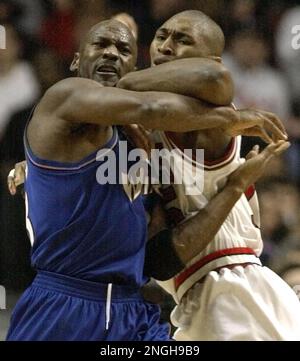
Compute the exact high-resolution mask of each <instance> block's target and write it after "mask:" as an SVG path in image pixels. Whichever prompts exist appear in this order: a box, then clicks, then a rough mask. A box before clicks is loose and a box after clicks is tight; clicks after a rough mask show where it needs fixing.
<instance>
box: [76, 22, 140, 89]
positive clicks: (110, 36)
mask: <svg viewBox="0 0 300 361" xmlns="http://www.w3.org/2000/svg"><path fill="white" fill-rule="evenodd" d="M136 58H137V48H136V42H135V40H134V38H133V36H132V34H131V32H130V30H129V29H127V28H126V27H125V26H122V25H121V24H120V25H119V24H118V23H116V22H111V23H106V24H105V25H100V26H99V27H97V28H96V29H95V30H93V31H92V32H91V33H90V34H89V36H88V38H87V41H86V43H85V46H84V48H83V49H82V51H81V53H80V60H79V76H81V77H85V78H89V79H93V80H95V81H97V82H99V83H101V84H102V85H104V86H115V85H116V84H117V82H118V81H119V79H120V78H122V77H123V76H124V75H125V74H127V73H128V72H130V71H133V70H134V67H135V63H136Z"/></svg>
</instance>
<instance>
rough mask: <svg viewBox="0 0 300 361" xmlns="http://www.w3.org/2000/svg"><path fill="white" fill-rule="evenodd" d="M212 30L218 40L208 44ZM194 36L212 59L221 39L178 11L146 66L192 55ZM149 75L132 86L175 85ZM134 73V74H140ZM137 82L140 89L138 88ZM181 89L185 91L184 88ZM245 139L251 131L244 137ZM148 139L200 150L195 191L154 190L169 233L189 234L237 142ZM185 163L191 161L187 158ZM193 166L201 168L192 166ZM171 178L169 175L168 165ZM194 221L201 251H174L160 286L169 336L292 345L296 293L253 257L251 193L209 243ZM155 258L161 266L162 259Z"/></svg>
mask: <svg viewBox="0 0 300 361" xmlns="http://www.w3.org/2000/svg"><path fill="white" fill-rule="evenodd" d="M212 24H213V25H212ZM201 27H202V29H201ZM199 28H200V30H201V31H200V32H199ZM216 33H218V35H217V37H216V38H215V41H214V36H215V35H216ZM195 35H196V36H202V37H203V38H202V44H201V46H202V49H203V52H204V53H205V51H206V52H207V57H210V58H218V56H220V53H219V50H220V49H221V48H222V45H220V46H218V42H219V40H220V39H221V38H222V36H220V31H218V30H217V31H216V24H215V23H213V22H212V21H211V20H210V19H209V18H207V17H206V16H203V14H202V15H201V13H198V12H184V13H181V14H178V15H176V16H174V17H173V18H171V19H170V20H168V21H167V22H166V23H165V24H164V25H163V26H162V27H161V28H160V29H159V30H158V31H157V33H156V37H155V39H154V41H153V43H152V46H151V49H152V52H151V55H152V62H153V63H154V64H161V63H165V62H169V61H171V60H175V59H177V58H185V57H193V56H199V55H198V53H197V55H195V54H196V53H195V52H193V50H194V49H195V48H196V46H199V41H198V40H199V39H195ZM203 56H205V54H203ZM155 70H156V69H153V70H150V71H149V70H147V71H146V72H144V78H143V80H144V81H143V82H141V83H139V84H138V85H137V87H138V89H139V90H146V89H148V90H155V89H157V88H158V87H163V89H164V90H166V89H168V90H169V91H171V89H172V86H173V88H176V87H180V86H183V85H182V84H178V83H176V79H175V80H174V82H175V85H174V84H172V82H171V80H170V81H169V82H165V83H164V82H163V81H162V79H158V81H157V82H156V83H155V81H154V77H153V76H154V72H155ZM139 75H140V76H142V73H141V72H140V74H139ZM136 76H138V75H136ZM161 76H163V75H162V74H161ZM129 77H131V85H132V86H131V89H135V87H134V84H135V83H136V84H137V82H136V79H135V75H130V74H129ZM129 79H130V78H129ZM147 80H149V81H148V83H147ZM127 82H128V79H127ZM140 84H143V85H142V88H141V85H140ZM170 84H171V85H170ZM147 86H149V88H147ZM189 86H190V89H193V84H192V83H191V84H188V85H187V87H189ZM169 87H170V88H169ZM247 135H256V134H255V132H252V133H248V134H247ZM156 136H158V137H159V139H157V138H156V140H157V145H158V146H160V147H162V148H167V149H169V150H174V149H176V151H177V153H178V154H179V153H180V148H183V149H189V148H193V149H194V150H195V149H197V148H203V149H205V158H206V159H207V161H206V163H205V165H204V166H205V175H204V189H203V192H202V193H201V194H198V195H197V196H193V195H187V194H186V185H185V184H181V185H180V184H174V185H171V186H162V187H161V193H162V194H163V197H164V199H165V207H166V208H167V213H168V216H169V220H170V221H171V222H172V223H173V226H176V225H179V226H177V227H176V228H177V229H179V232H178V231H176V228H175V233H176V232H177V236H178V234H179V235H180V234H181V236H182V235H184V234H185V231H184V228H185V229H189V228H190V229H191V222H193V220H195V219H197V217H198V215H197V216H195V217H193V218H191V219H189V220H188V221H186V222H184V221H185V220H186V219H187V218H190V217H191V216H193V215H194V214H195V212H197V210H201V209H203V208H204V209H205V207H206V206H207V205H208V204H209V203H208V202H209V201H210V200H211V199H212V198H213V197H214V196H215V195H216V194H217V192H218V191H220V189H222V187H223V186H224V185H225V184H226V182H227V178H228V176H229V175H230V174H231V173H232V172H233V171H234V170H235V169H237V167H238V166H239V165H240V164H241V163H242V162H243V160H242V159H241V158H240V138H239V137H237V138H235V137H233V138H232V137H230V136H228V134H225V133H224V132H223V131H222V130H214V131H213V132H212V131H201V132H192V133H186V134H182V135H181V134H178V133H164V132H160V133H159V134H158V135H156ZM265 136H266V137H267V134H265ZM185 161H186V162H189V163H191V160H190V161H188V160H187V159H185ZM173 166H174V165H173ZM175 166H176V162H175ZM194 166H195V167H197V166H199V167H201V166H202V165H201V164H198V165H197V164H196V163H194ZM173 173H176V171H175V169H174V168H173ZM187 183H190V182H187ZM245 191H246V190H245ZM199 213H201V212H199ZM198 219H200V218H198ZM195 223H196V222H195V221H194V224H193V232H194V235H193V236H191V235H190V233H188V232H187V234H189V236H190V239H187V242H186V243H188V244H192V245H196V244H197V237H199V239H198V241H199V243H201V247H199V246H198V247H196V249H197V252H195V251H194V252H193V251H191V252H190V253H188V252H187V251H186V248H187V247H183V248H185V250H184V252H186V254H189V255H193V256H192V257H186V256H182V254H181V252H182V250H180V247H177V251H178V256H179V257H180V258H181V260H183V261H187V262H186V267H185V269H184V270H183V271H181V272H179V273H178V274H177V275H176V276H175V277H173V278H171V279H169V280H168V281H166V282H160V284H161V285H162V286H163V287H164V288H165V289H166V290H167V291H168V292H170V293H171V294H172V295H173V297H174V299H175V301H176V302H177V303H178V305H177V306H176V308H175V310H174V311H173V312H172V316H171V320H172V322H173V324H174V325H175V326H176V327H177V331H176V333H175V339H176V340H300V304H299V301H298V299H297V297H296V295H295V294H294V292H293V291H292V290H291V289H290V288H289V286H288V285H287V284H286V283H285V282H284V281H283V280H281V279H280V278H279V277H278V276H277V275H276V274H275V273H273V272H272V271H271V270H269V269H268V268H266V267H263V266H262V265H261V262H260V260H259V255H260V253H261V251H262V240H261V235H260V230H259V226H260V224H259V211H258V203H257V196H256V193H255V190H254V188H253V187H250V188H249V189H248V190H247V191H246V193H245V194H243V195H241V197H240V198H239V200H238V201H237V202H236V204H235V205H234V207H233V208H232V210H231V211H230V213H229V215H228V217H227V218H226V219H224V222H223V224H222V225H220V226H221V227H220V228H219V230H218V229H216V231H217V232H216V235H215V237H214V238H213V239H210V240H207V241H206V242H203V241H202V240H201V239H200V237H201V236H200V235H203V230H201V228H200V225H201V223H200V222H199V227H198V229H197V224H195ZM213 227H214V226H213ZM216 228H217V227H216ZM207 233H211V230H207ZM181 242H182V245H183V246H184V240H182V239H181ZM165 256H166V255H165V254H164V255H163V257H165ZM163 257H162V258H161V262H164V259H163ZM157 258H159V254H157Z"/></svg>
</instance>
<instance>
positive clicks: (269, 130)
mask: <svg viewBox="0 0 300 361" xmlns="http://www.w3.org/2000/svg"><path fill="white" fill-rule="evenodd" d="M236 116H237V118H233V119H232V121H231V122H230V124H229V126H228V128H227V129H225V131H226V132H227V133H228V134H229V135H231V136H236V135H244V136H252V137H260V138H261V139H262V140H264V141H265V142H266V143H272V142H278V141H279V140H287V133H286V131H285V129H284V126H283V125H282V122H281V121H280V119H279V118H278V117H277V116H276V115H275V114H273V113H270V112H266V111H262V110H257V109H243V110H236Z"/></svg>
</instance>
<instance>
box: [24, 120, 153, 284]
mask: <svg viewBox="0 0 300 361" xmlns="http://www.w3.org/2000/svg"><path fill="white" fill-rule="evenodd" d="M119 145H120V137H119V135H118V130H117V128H116V127H114V132H113V136H112V138H111V140H110V141H109V142H108V143H107V144H106V145H105V146H104V147H103V148H107V151H108V152H109V151H110V152H114V154H115V158H116V163H115V164H118V159H119V152H118V150H119ZM103 148H102V149H103ZM25 150H26V159H27V175H26V181H25V192H26V205H27V207H26V208H27V212H26V215H27V219H26V222H27V229H28V232H29V234H30V238H31V241H32V244H33V246H32V256H31V260H32V266H33V267H34V268H35V269H37V270H43V271H48V272H54V273H58V274H64V275H68V276H71V277H76V278H80V279H83V280H89V281H94V282H101V283H104V284H105V283H110V282H111V283H114V284H118V285H128V286H132V287H140V286H141V285H142V284H144V283H145V281H146V279H145V277H144V276H143V264H144V252H145V243H146V233H147V224H146V216H145V210H144V207H143V203H142V197H141V196H139V197H137V198H135V200H133V201H132V200H130V199H129V197H128V196H127V194H126V192H125V191H124V187H123V185H122V184H102V185H101V184H99V183H98V182H97V179H96V173H97V169H98V167H99V166H101V164H102V165H103V162H104V161H107V159H105V160H102V161H97V159H96V156H97V152H95V153H93V154H91V155H89V156H88V157H86V158H85V159H83V160H81V161H80V162H78V163H61V162H56V161H48V160H44V159H40V158H38V157H37V156H35V155H34V154H33V152H32V151H31V149H30V147H29V144H28V141H27V140H26V135H25ZM115 164H111V165H109V167H115ZM117 183H118V182H117Z"/></svg>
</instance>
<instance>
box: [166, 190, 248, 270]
mask: <svg viewBox="0 0 300 361" xmlns="http://www.w3.org/2000/svg"><path fill="white" fill-rule="evenodd" d="M242 194H243V191H242V190H241V189H240V188H239V187H235V186H231V185H230V184H228V185H227V186H225V188H224V189H223V190H222V191H221V192H219V193H218V194H217V195H216V196H215V197H214V198H212V199H211V200H210V202H209V203H208V204H207V205H206V206H205V208H203V209H202V210H200V211H199V213H198V214H197V215H196V216H194V217H193V218H191V219H189V220H188V221H186V222H185V223H183V224H180V225H179V226H177V227H176V228H175V229H174V231H173V247H174V250H175V252H176V254H177V256H178V257H179V259H180V260H181V262H182V263H183V264H186V263H187V262H189V261H190V260H191V259H192V258H194V257H195V256H196V255H198V254H199V253H200V252H202V251H203V250H204V248H205V247H206V246H207V245H208V244H209V243H210V242H211V241H212V240H213V239H214V237H215V235H216V234H217V232H218V231H219V229H220V228H221V226H222V224H223V223H224V222H225V220H226V218H227V216H228V214H229V213H230V211H231V209H232V208H233V206H234V205H235V203H236V202H237V201H238V200H239V198H240V197H241V195H242Z"/></svg>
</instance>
